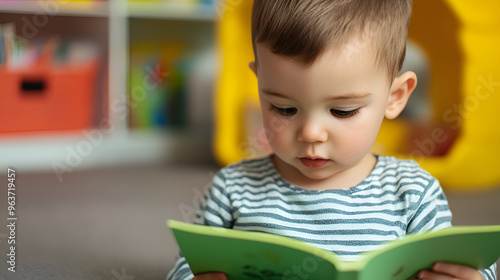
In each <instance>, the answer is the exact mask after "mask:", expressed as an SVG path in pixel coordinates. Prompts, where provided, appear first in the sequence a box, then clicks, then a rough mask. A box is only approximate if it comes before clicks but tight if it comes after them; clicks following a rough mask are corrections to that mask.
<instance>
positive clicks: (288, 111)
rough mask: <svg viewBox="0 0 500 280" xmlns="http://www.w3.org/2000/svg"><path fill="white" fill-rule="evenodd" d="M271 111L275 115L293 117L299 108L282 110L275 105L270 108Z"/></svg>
mask: <svg viewBox="0 0 500 280" xmlns="http://www.w3.org/2000/svg"><path fill="white" fill-rule="evenodd" d="M270 109H271V111H273V112H274V113H277V114H280V115H282V116H293V115H295V113H297V108H293V107H289V108H280V107H276V106H274V105H271V106H270Z"/></svg>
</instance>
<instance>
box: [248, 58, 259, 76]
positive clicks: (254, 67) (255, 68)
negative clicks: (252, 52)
mask: <svg viewBox="0 0 500 280" xmlns="http://www.w3.org/2000/svg"><path fill="white" fill-rule="evenodd" d="M248 67H250V69H252V71H253V72H254V73H255V75H257V66H256V65H255V61H252V62H250V63H248Z"/></svg>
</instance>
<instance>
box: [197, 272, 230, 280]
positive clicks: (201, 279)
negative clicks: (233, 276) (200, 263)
mask: <svg viewBox="0 0 500 280" xmlns="http://www.w3.org/2000/svg"><path fill="white" fill-rule="evenodd" d="M226 279H227V276H226V274H224V273H222V272H210V273H203V274H198V275H196V276H195V277H194V278H193V279H192V280H226Z"/></svg>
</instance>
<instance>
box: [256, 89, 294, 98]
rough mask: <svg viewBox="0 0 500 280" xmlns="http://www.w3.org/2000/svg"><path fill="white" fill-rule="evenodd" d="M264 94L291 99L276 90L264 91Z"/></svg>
mask: <svg viewBox="0 0 500 280" xmlns="http://www.w3.org/2000/svg"><path fill="white" fill-rule="evenodd" d="M262 92H263V93H265V94H266V95H272V96H276V97H280V98H286V99H290V98H289V97H286V96H285V95H283V94H281V93H278V92H276V91H274V90H270V89H262Z"/></svg>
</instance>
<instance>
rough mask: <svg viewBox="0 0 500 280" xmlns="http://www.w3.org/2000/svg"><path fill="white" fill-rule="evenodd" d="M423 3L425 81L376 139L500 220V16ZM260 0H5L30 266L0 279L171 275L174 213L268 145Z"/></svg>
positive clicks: (1, 234) (1, 202) (3, 244)
mask: <svg viewBox="0 0 500 280" xmlns="http://www.w3.org/2000/svg"><path fill="white" fill-rule="evenodd" d="M419 3H420V4H417V3H414V5H416V6H415V7H414V18H413V19H412V20H413V21H412V25H411V26H410V40H409V43H408V50H407V57H406V60H405V64H404V66H403V71H405V70H413V71H415V72H416V73H417V76H418V77H419V85H418V87H417V91H416V92H415V93H414V94H413V95H412V97H411V99H410V103H409V105H408V107H407V108H406V109H405V111H404V113H403V115H402V116H401V117H400V118H399V120H398V121H397V122H395V123H385V124H384V127H383V130H382V132H381V137H380V139H379V140H378V141H377V144H376V145H375V147H374V151H375V152H377V153H381V154H392V155H398V156H402V157H409V158H413V159H416V160H418V161H419V162H420V163H421V164H422V165H423V166H424V167H425V168H426V169H428V170H429V171H431V173H432V174H433V175H434V176H436V177H438V179H440V181H441V182H443V187H444V189H445V192H446V194H447V196H448V199H449V202H450V207H451V209H452V211H453V212H454V220H453V222H454V224H455V225H485V224H500V179H498V176H499V175H498V174H500V172H498V170H497V166H500V165H498V159H499V158H500V153H499V152H498V151H499V149H500V148H499V146H500V144H499V143H500V137H499V130H498V126H497V125H496V124H498V120H500V118H499V117H498V116H499V113H498V112H497V111H498V106H499V105H500V102H498V100H499V99H498V98H497V96H498V94H495V93H496V92H497V91H498V88H499V87H500V86H499V83H498V82H497V81H500V72H499V69H498V66H497V65H498V62H500V58H499V55H498V52H497V51H496V49H494V46H495V44H492V42H493V43H494V42H499V43H500V39H499V38H500V36H499V34H498V30H500V29H499V28H498V27H499V26H500V25H499V24H498V19H496V21H495V19H494V17H491V18H490V17H488V15H489V14H488V13H487V12H484V11H483V10H479V9H472V8H471V9H465V8H467V7H465V8H464V7H463V6H460V5H457V4H451V3H452V2H451V1H430V0H429V1H420V2H419ZM492 5H493V4H492ZM494 5H498V4H494ZM250 6H251V1H250V0H163V1H162V0H159V1H126V0H108V1H56V0H41V1H14V0H8V1H6V0H0V96H1V97H2V101H1V102H0V182H4V183H2V184H4V186H5V188H2V189H3V190H4V191H2V193H1V195H0V198H1V199H0V218H1V220H3V221H6V217H7V184H8V181H7V170H8V168H11V169H13V170H15V174H16V179H15V184H16V189H15V193H16V217H18V221H17V228H16V241H17V247H16V248H17V251H16V254H17V270H16V271H17V272H16V273H11V272H9V271H7V270H6V266H2V267H0V279H117V280H118V279H130V280H131V279H164V278H165V276H166V274H167V273H168V271H169V270H170V269H171V267H172V266H173V264H174V262H175V258H176V256H177V254H178V249H177V246H176V244H175V242H174V240H173V238H172V235H171V233H170V231H169V230H168V229H167V227H166V224H165V221H166V220H167V219H177V220H182V221H191V220H192V219H193V215H194V212H195V211H196V208H197V205H198V202H199V201H200V199H201V197H202V194H203V192H204V191H205V190H206V188H207V187H208V186H209V185H210V182H211V179H212V177H213V175H214V174H215V173H216V172H217V170H218V169H220V167H222V166H224V165H226V164H229V163H231V162H234V161H237V160H239V159H241V158H243V157H249V156H259V155H262V154H265V153H268V152H269V151H268V148H267V146H266V143H265V139H264V138H263V137H262V135H263V134H262V127H261V124H260V119H259V111H258V110H259V109H258V101H257V99H256V94H257V92H256V80H255V78H254V77H253V76H252V75H253V74H252V73H251V71H250V70H249V69H248V66H247V65H248V62H249V61H251V60H252V59H253V58H252V52H251V44H250V41H249V7H250ZM486 10H488V8H487V9H486ZM489 10H491V11H495V10H496V9H493V8H491V6H490V7H489ZM479 12H482V14H481V15H482V16H481V17H477V13H479ZM468 15H471V16H470V17H468ZM469 21H472V23H470V22H469ZM425 22H427V24H428V25H431V26H432V28H429V26H425V25H424V24H425ZM470 26H473V27H470ZM495 32H496V33H495ZM471 34H472V35H471ZM474 34H475V35H474ZM477 34H480V35H477ZM488 34H490V35H488ZM471 38H473V39H474V40H472V39H471ZM471 40H472V41H474V42H476V43H474V44H469V43H468V42H471ZM428 42H430V43H428ZM429 45H430V46H432V47H429ZM490 45H492V46H491V47H484V46H490ZM478 54H481V55H478ZM492 65H493V66H492ZM495 65H496V66H495ZM485 119H486V120H488V121H487V122H486V121H485ZM470 135H474V137H472V136H470ZM478 139H479V140H478ZM481 139H482V140H481ZM485 139H486V140H485ZM464 146H465V147H466V148H463V147H464ZM470 150H472V151H475V153H474V154H473V155H471V154H469V151H470ZM469 164H470V165H469ZM470 166H472V167H470ZM463 170H466V171H465V172H464V171H463ZM7 238H8V232H7V229H5V228H4V229H3V230H1V229H0V251H1V252H2V253H1V254H0V261H1V262H3V263H5V261H6V259H5V258H6V253H7V248H8V246H7ZM3 252H6V253H3Z"/></svg>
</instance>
